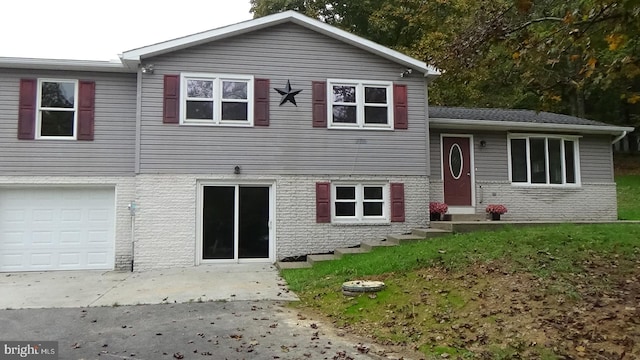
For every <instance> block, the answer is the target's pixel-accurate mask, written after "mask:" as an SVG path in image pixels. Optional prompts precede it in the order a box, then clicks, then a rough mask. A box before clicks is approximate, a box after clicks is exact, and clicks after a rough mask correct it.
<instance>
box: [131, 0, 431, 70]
mask: <svg viewBox="0 0 640 360" xmlns="http://www.w3.org/2000/svg"><path fill="white" fill-rule="evenodd" d="M286 22H292V23H294V24H297V25H300V26H303V27H305V28H307V29H309V30H312V31H315V32H317V33H320V34H324V35H326V36H329V37H331V38H334V39H336V40H340V41H342V42H345V43H347V44H350V45H353V46H355V47H358V48H360V49H363V50H366V51H368V52H371V53H373V54H376V55H378V56H381V57H383V58H386V59H388V60H391V61H393V62H396V63H399V64H401V65H404V66H406V67H408V68H411V69H414V70H418V71H420V72H422V73H423V74H424V76H429V77H434V76H439V75H440V71H439V70H437V69H436V68H435V67H433V66H430V65H427V64H426V63H424V62H422V61H419V60H416V59H414V58H412V57H409V56H407V55H404V54H402V53H400V52H398V51H395V50H391V49H389V48H387V47H385V46H382V45H380V44H377V43H375V42H373V41H370V40H367V39H365V38H362V37H360V36H357V35H354V34H351V33H349V32H346V31H344V30H340V29H338V28H336V27H334V26H331V25H328V24H326V23H324V22H322V21H319V20H316V19H312V18H310V17H308V16H305V15H302V14H300V13H298V12H295V11H291V10H290V11H285V12H281V13H277V14H273V15H268V16H264V17H261V18H257V19H253V20H247V21H243V22H240V23H237V24H233V25H229V26H224V27H221V28H217V29H212V30H208V31H203V32H200V33H197V34H193V35H188V36H184V37H180V38H177V39H173V40H168V41H164V42H160V43H157V44H153V45H149V46H144V47H141V48H137V49H132V50H129V51H125V52H123V53H122V54H121V55H120V59H121V60H122V62H123V63H124V64H125V65H126V66H127V67H129V68H130V69H136V68H137V67H138V65H139V64H140V62H141V61H142V60H143V59H145V58H149V57H153V56H157V55H162V54H166V53H169V52H173V51H177V50H181V49H185V48H188V47H191V46H196V45H200V44H204V43H207V42H211V41H216V40H222V39H226V38H229V37H232V36H236V35H241V34H244V33H248V32H251V31H256V30H260V29H264V28H267V27H271V26H275V25H279V24H283V23H286Z"/></svg>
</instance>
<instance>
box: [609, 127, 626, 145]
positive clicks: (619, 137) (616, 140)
mask: <svg viewBox="0 0 640 360" xmlns="http://www.w3.org/2000/svg"><path fill="white" fill-rule="evenodd" d="M625 136H627V131H626V130H625V131H623V132H622V134H620V136H618V137H617V138H615V139H613V141H612V142H611V145H614V144H615V143H617V142H618V141H620V140H622V139H623V138H624V137H625Z"/></svg>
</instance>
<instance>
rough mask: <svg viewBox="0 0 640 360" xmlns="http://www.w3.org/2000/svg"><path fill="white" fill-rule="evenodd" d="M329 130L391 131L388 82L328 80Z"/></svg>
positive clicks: (391, 102)
mask: <svg viewBox="0 0 640 360" xmlns="http://www.w3.org/2000/svg"><path fill="white" fill-rule="evenodd" d="M327 83H328V92H329V94H328V95H329V96H328V97H329V104H328V106H329V127H334V128H378V129H392V128H393V91H392V85H393V84H392V83H391V82H385V81H381V82H367V81H355V80H328V82H327Z"/></svg>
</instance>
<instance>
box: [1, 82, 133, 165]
mask: <svg viewBox="0 0 640 360" xmlns="http://www.w3.org/2000/svg"><path fill="white" fill-rule="evenodd" d="M44 77H47V78H55V79H74V80H76V79H77V80H91V81H95V82H96V93H95V135H94V141H75V140H69V141H67V140H18V136H17V134H18V99H19V89H20V79H22V78H30V79H35V78H44ZM135 109H136V78H135V74H111V73H110V74H103V73H87V72H67V71H65V72H55V71H38V72H34V71H23V70H9V69H0V142H1V143H2V151H1V152H0V175H133V174H134V154H135Z"/></svg>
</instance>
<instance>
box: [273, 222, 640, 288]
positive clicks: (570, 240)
mask: <svg viewBox="0 0 640 360" xmlns="http://www.w3.org/2000/svg"><path fill="white" fill-rule="evenodd" d="M639 251H640V224H620V225H617V224H616V225H572V224H564V225H558V226H549V227H533V228H506V229H504V230H502V231H493V232H474V233H469V234H457V235H454V236H448V237H443V238H436V239H432V240H429V241H424V242H416V243H413V244H407V245H403V246H395V247H389V248H379V249H375V251H373V252H371V253H368V254H360V255H355V256H347V257H345V258H343V259H340V260H335V261H328V262H324V263H319V264H316V265H314V266H313V267H312V268H309V269H297V270H283V271H282V275H283V277H284V278H285V279H286V280H287V283H288V284H289V287H290V288H291V289H292V290H293V291H296V292H298V291H302V292H303V296H304V294H307V293H315V292H318V291H322V290H324V289H326V288H335V287H336V286H338V287H339V285H340V284H341V283H342V282H344V281H349V280H353V279H354V278H358V277H363V276H372V275H381V274H387V273H398V272H407V271H412V270H415V269H420V268H424V267H440V268H444V269H446V270H457V269H461V268H463V267H466V266H469V265H472V264H475V263H478V262H490V261H495V260H500V261H507V262H508V263H509V266H510V267H511V268H512V270H513V271H529V272H532V273H534V274H536V275H539V276H547V275H549V274H554V275H556V276H557V275H558V274H564V273H574V272H575V271H579V270H580V268H581V264H582V262H584V261H585V260H588V259H590V258H592V257H593V255H594V254H598V255H599V256H620V257H622V258H630V259H635V258H636V257H638V255H639Z"/></svg>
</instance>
